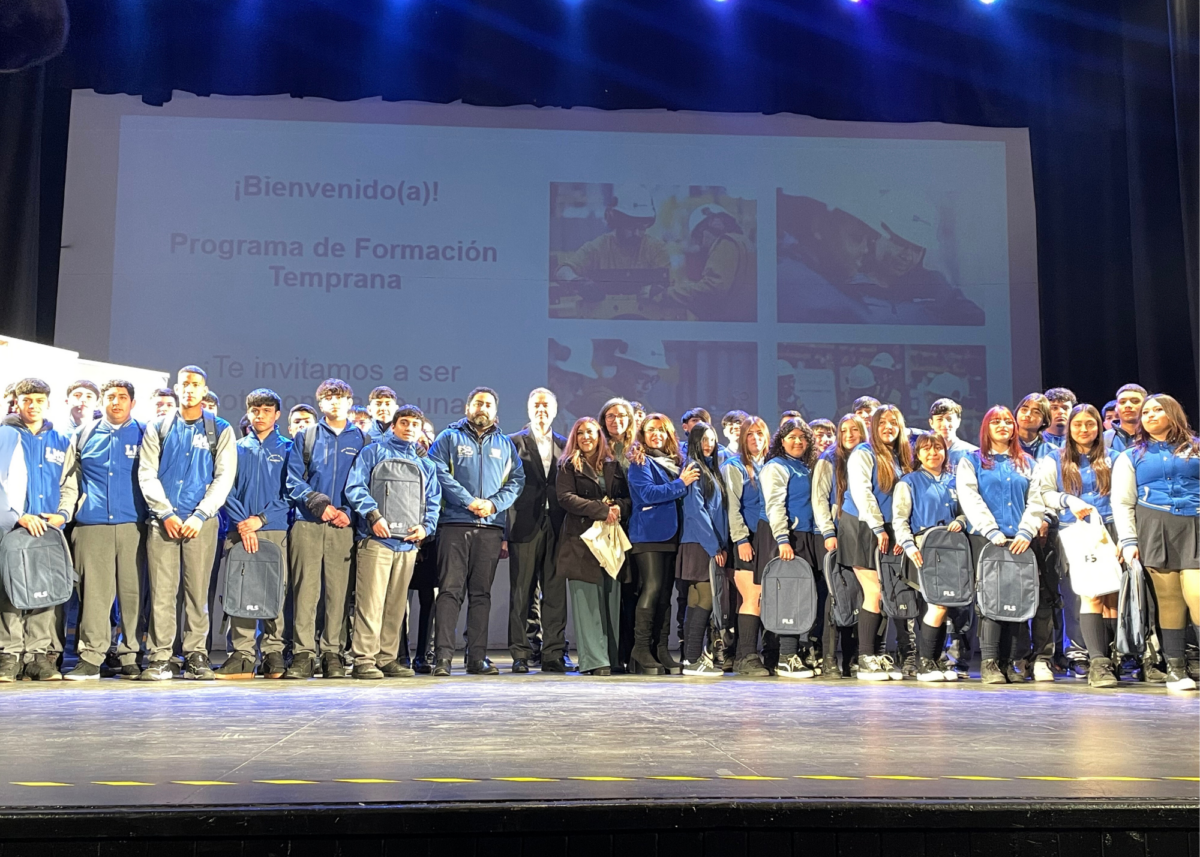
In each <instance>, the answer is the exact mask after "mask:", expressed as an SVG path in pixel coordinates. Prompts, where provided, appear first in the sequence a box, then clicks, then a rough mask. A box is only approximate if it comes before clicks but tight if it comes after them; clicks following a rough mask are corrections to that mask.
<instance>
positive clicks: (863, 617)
mask: <svg viewBox="0 0 1200 857" xmlns="http://www.w3.org/2000/svg"><path fill="white" fill-rule="evenodd" d="M881 618H882V617H881V616H880V615H879V614H878V613H872V612H870V611H869V610H867V609H866V608H863V609H860V610H859V611H858V653H859V655H873V654H875V638H876V636H878V634H879V620H880V619H881Z"/></svg>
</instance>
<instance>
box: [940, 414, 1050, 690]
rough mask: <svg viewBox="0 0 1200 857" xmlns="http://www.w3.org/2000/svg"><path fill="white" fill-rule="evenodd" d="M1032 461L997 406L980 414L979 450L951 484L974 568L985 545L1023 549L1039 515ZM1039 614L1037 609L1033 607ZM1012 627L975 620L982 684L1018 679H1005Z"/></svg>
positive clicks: (1014, 425)
mask: <svg viewBox="0 0 1200 857" xmlns="http://www.w3.org/2000/svg"><path fill="white" fill-rule="evenodd" d="M1033 466H1034V465H1033V458H1032V457H1031V456H1030V455H1029V454H1028V453H1027V452H1026V451H1025V450H1024V449H1023V448H1022V444H1021V440H1020V437H1019V436H1018V434H1017V421H1016V420H1015V419H1014V418H1013V414H1012V411H1010V410H1009V409H1008V408H1006V407H1004V406H1003V405H995V406H993V407H992V408H991V409H990V410H989V411H988V412H987V413H986V414H984V415H983V424H982V426H981V427H980V429H979V449H978V450H977V451H975V452H972V453H971V454H969V455H967V456H966V457H964V458H963V459H962V461H960V462H959V463H958V473H957V474H956V476H955V484H956V488H957V490H958V502H959V503H960V504H961V506H962V509H963V512H964V513H965V514H966V518H967V540H968V541H969V542H970V545H971V558H972V560H973V562H974V564H975V565H976V568H978V564H979V557H980V555H981V554H982V552H983V548H984V547H985V546H986V545H987V544H988V543H989V542H990V543H991V544H994V545H998V546H1007V547H1008V550H1009V551H1010V552H1011V553H1013V554H1014V555H1020V554H1023V553H1025V551H1027V550H1029V546H1030V544H1031V543H1032V542H1033V540H1034V538H1035V537H1036V536H1037V533H1038V528H1039V527H1040V526H1041V523H1042V518H1043V515H1044V512H1045V506H1044V505H1043V502H1042V492H1041V490H1040V488H1039V487H1038V485H1037V483H1036V482H1034V480H1033ZM1038 609H1039V610H1041V607H1040V606H1039V608H1038ZM1016 624H1017V623H1016V622H999V621H997V620H995V619H989V618H987V617H986V616H983V615H980V617H979V649H980V652H981V654H982V656H983V662H982V664H981V666H980V670H979V677H980V679H981V680H982V681H983V683H984V684H1005V683H1008V682H1011V681H1013V680H1019V679H1020V676H1019V675H1017V674H1015V673H1014V674H1010V673H1009V670H1010V669H1011V665H1012V660H1011V658H1012V648H1013V636H1014V635H1013V632H1014V630H1015V626H1016Z"/></svg>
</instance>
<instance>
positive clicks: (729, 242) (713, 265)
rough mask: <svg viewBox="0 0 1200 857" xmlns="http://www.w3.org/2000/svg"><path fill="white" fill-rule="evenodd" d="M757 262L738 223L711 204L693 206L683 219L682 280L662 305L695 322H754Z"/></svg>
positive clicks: (674, 285) (672, 288)
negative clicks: (668, 303)
mask: <svg viewBox="0 0 1200 857" xmlns="http://www.w3.org/2000/svg"><path fill="white" fill-rule="evenodd" d="M757 284H758V257H757V254H756V252H755V249H754V244H753V243H752V242H751V241H750V239H749V238H747V237H746V235H745V234H744V233H743V232H742V229H741V227H740V226H738V222H737V219H736V218H735V217H734V216H733V215H732V214H730V213H729V212H728V211H727V210H726V209H725V208H723V207H722V206H719V205H717V204H716V203H711V202H710V203H705V204H703V205H700V206H697V207H696V209H695V210H694V211H692V213H691V216H690V217H689V218H688V249H687V257H686V262H685V265H684V276H683V277H681V278H680V279H679V280H677V281H676V282H675V283H673V284H672V285H671V287H670V288H669V289H667V293H666V295H665V300H668V301H674V302H675V303H677V304H679V305H680V306H682V307H684V308H685V309H686V310H687V312H688V318H690V319H694V320H698V321H754V320H755V319H757V318H758V292H757Z"/></svg>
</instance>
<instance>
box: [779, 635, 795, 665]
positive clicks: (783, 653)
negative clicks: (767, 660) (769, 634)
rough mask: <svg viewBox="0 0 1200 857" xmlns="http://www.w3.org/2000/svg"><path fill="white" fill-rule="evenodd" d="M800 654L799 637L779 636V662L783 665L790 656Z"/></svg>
mask: <svg viewBox="0 0 1200 857" xmlns="http://www.w3.org/2000/svg"><path fill="white" fill-rule="evenodd" d="M799 653H800V637H798V636H797V635H795V634H780V635H779V662H780V663H783V662H784V661H786V660H787V659H788V658H790V657H791V656H792V655H796V654H799Z"/></svg>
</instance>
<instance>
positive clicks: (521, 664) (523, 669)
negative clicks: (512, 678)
mask: <svg viewBox="0 0 1200 857" xmlns="http://www.w3.org/2000/svg"><path fill="white" fill-rule="evenodd" d="M512 671H513V672H515V673H521V674H522V675H523V674H525V673H527V672H529V661H528V660H526V659H525V658H516V659H515V660H513V665H512Z"/></svg>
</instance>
